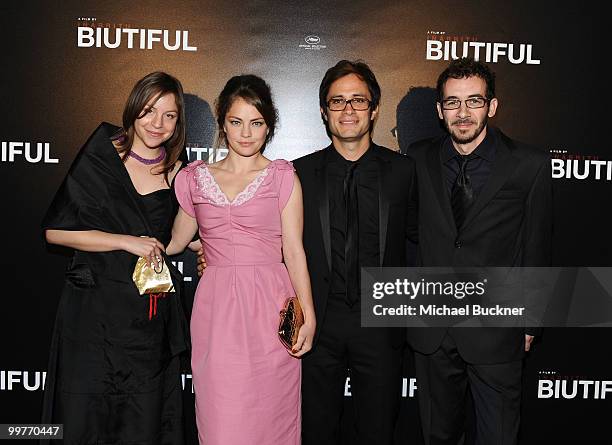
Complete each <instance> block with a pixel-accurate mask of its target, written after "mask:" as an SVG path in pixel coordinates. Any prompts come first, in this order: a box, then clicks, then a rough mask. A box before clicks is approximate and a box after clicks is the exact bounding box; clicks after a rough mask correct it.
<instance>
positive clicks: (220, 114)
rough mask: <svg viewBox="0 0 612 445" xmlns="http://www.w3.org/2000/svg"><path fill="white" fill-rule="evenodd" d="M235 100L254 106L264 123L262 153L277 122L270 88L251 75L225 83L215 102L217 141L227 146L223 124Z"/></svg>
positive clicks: (238, 77)
mask: <svg viewBox="0 0 612 445" xmlns="http://www.w3.org/2000/svg"><path fill="white" fill-rule="evenodd" d="M237 98H241V99H243V100H244V101H245V102H246V103H248V104H250V105H252V106H254V107H255V108H256V109H257V111H259V113H260V114H261V115H262V116H263V119H264V121H265V122H266V126H267V127H268V135H267V136H266V140H265V141H264V144H263V145H262V147H261V152H263V151H264V149H265V148H266V145H267V144H268V142H269V141H270V140H271V139H272V138H273V137H274V131H275V129H276V124H277V122H278V112H277V111H276V108H275V107H274V102H273V101H272V93H271V91H270V86H269V85H268V84H267V83H266V81H265V80H263V79H262V78H261V77H258V76H255V75H253V74H243V75H241V76H234V77H232V78H231V79H230V80H228V81H227V83H226V84H225V87H223V90H222V91H221V93H220V94H219V97H218V98H217V101H216V102H215V109H216V114H217V124H218V126H219V136H218V141H219V142H221V141H223V142H224V143H225V144H227V138H226V135H225V131H224V130H223V124H224V123H225V116H226V115H227V112H228V111H229V109H230V108H231V106H232V104H233V103H234V101H235V100H236V99H237Z"/></svg>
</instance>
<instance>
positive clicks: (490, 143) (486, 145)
mask: <svg viewBox="0 0 612 445" xmlns="http://www.w3.org/2000/svg"><path fill="white" fill-rule="evenodd" d="M486 132H487V134H486V135H485V138H484V139H483V140H482V142H481V143H480V144H478V147H476V149H475V150H474V151H473V152H472V153H471V154H472V155H473V156H474V157H479V158H482V159H484V160H485V161H489V162H492V161H493V159H494V158H495V133H494V132H492V131H490V130H489V129H488V128H487V130H486ZM458 155H460V153H459V152H458V151H457V150H455V147H454V145H453V141H452V139H451V137H450V136H448V137H447V138H446V140H445V141H444V148H443V150H442V162H443V163H446V162H448V161H450V160H451V159H453V158H456V157H457V156H458Z"/></svg>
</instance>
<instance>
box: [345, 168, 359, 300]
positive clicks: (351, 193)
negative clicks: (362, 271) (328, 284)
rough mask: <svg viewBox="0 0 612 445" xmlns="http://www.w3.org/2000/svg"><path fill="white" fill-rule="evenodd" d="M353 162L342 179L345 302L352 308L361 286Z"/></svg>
mask: <svg viewBox="0 0 612 445" xmlns="http://www.w3.org/2000/svg"><path fill="white" fill-rule="evenodd" d="M356 168H357V162H353V163H352V164H351V165H350V166H349V167H348V169H347V170H346V175H345V177H344V205H345V209H346V236H345V238H344V265H345V268H344V270H345V274H344V278H345V283H346V301H347V304H348V305H349V306H350V307H352V306H353V305H354V304H355V303H356V302H357V301H359V289H360V286H361V283H360V279H359V278H360V277H359V205H358V200H357V179H356V178H355V169H356Z"/></svg>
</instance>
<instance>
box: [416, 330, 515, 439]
mask: <svg viewBox="0 0 612 445" xmlns="http://www.w3.org/2000/svg"><path fill="white" fill-rule="evenodd" d="M466 329H469V328H466ZM415 364H416V376H417V385H418V390H417V394H418V400H419V411H420V413H421V424H422V427H423V436H424V438H425V444H426V445H457V444H458V443H463V438H464V432H465V429H466V397H467V394H468V387H469V390H470V391H469V392H470V393H471V394H472V399H473V400H472V401H473V406H474V415H475V426H474V428H473V430H474V443H475V444H476V445H515V444H517V443H518V431H519V423H520V405H521V379H522V368H523V361H522V360H517V361H512V362H508V363H500V364H494V365H476V364H470V363H467V362H465V361H464V360H463V358H462V357H461V355H460V354H459V351H458V350H457V345H456V344H455V341H454V340H453V338H452V336H451V335H449V334H448V333H447V334H446V336H445V337H444V339H443V340H442V344H441V346H440V348H439V349H438V350H437V351H436V352H434V353H433V354H429V355H425V354H421V353H418V352H415Z"/></svg>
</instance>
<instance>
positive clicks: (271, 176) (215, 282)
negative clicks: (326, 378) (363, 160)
mask: <svg viewBox="0 0 612 445" xmlns="http://www.w3.org/2000/svg"><path fill="white" fill-rule="evenodd" d="M216 111H217V122H218V124H219V139H220V141H222V142H224V143H225V145H226V146H227V148H228V151H229V152H228V155H227V157H226V158H225V159H223V160H222V161H219V162H216V163H214V164H211V165H206V164H205V163H203V162H201V161H198V162H193V163H191V164H190V165H188V166H187V167H185V168H184V169H183V170H182V171H181V172H179V173H178V174H177V177H176V179H175V190H176V195H177V198H178V201H179V204H180V206H181V208H180V210H179V213H178V215H177V218H176V220H175V223H174V227H173V230H172V241H171V243H170V245H169V246H168V248H167V253H168V254H170V255H173V254H176V253H178V252H180V251H182V250H183V249H184V248H185V246H186V245H187V244H188V243H189V241H191V239H192V237H193V235H194V234H195V232H196V230H199V235H200V239H201V240H202V244H203V248H204V251H205V252H206V260H207V268H206V270H205V271H204V273H203V275H202V277H201V279H200V282H199V285H198V288H197V291H196V297H195V301H194V307H193V311H192V318H191V341H192V345H193V348H192V358H191V368H192V374H193V383H194V386H195V396H196V420H197V426H198V436H199V441H200V444H203V445H217V444H218V445H244V444H256V445H277V444H278V445H297V444H299V443H300V421H301V419H300V377H301V375H300V362H299V360H297V358H298V357H300V356H302V355H303V354H304V353H306V352H307V351H309V350H310V348H311V346H312V341H313V335H314V331H315V315H314V309H313V305H312V295H311V289H310V278H309V276H308V269H307V266H306V257H305V255H304V249H303V247H302V224H303V209H302V191H301V186H300V182H299V180H298V178H297V176H296V175H295V174H294V169H293V166H292V164H291V163H290V162H288V161H285V160H282V159H278V160H275V161H270V160H268V159H266V158H265V157H264V156H263V154H262V152H263V150H264V148H265V146H266V144H267V142H268V141H269V140H270V139H271V138H272V136H273V135H274V130H275V126H276V121H277V115H276V110H275V108H274V105H273V103H272V98H271V94H270V89H269V87H268V85H267V84H266V83H265V82H264V81H263V80H262V79H260V78H259V77H257V76H252V75H244V76H236V77H233V78H231V79H230V80H229V81H228V82H227V84H226V85H225V88H224V89H223V91H222V92H221V94H220V95H219V98H218V99H217V103H216ZM283 261H284V263H283ZM293 295H297V297H298V299H299V300H300V303H301V305H302V308H303V310H304V317H305V324H304V325H303V326H302V328H301V329H300V332H299V338H298V340H297V342H296V344H295V345H294V346H293V350H292V351H289V352H288V351H287V350H286V349H285V348H284V347H283V345H282V344H281V343H280V341H279V339H278V335H277V327H278V320H279V311H280V309H281V308H282V306H283V303H284V301H285V300H286V299H287V298H288V297H290V296H293Z"/></svg>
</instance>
